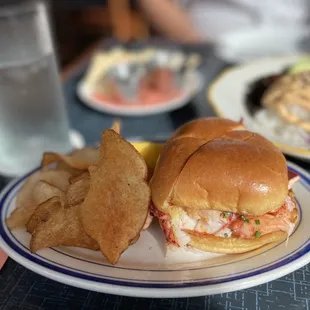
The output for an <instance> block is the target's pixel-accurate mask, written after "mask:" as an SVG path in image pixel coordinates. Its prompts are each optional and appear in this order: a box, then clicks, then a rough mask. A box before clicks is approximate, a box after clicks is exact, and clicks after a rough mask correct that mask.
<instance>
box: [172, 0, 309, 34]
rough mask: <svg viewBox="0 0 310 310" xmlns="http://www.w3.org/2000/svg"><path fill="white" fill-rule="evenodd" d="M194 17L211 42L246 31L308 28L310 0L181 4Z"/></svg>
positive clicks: (184, 1) (216, 0) (189, 0)
mask: <svg viewBox="0 0 310 310" xmlns="http://www.w3.org/2000/svg"><path fill="white" fill-rule="evenodd" d="M177 1H179V2H180V3H181V4H183V5H184V6H185V8H186V10H187V11H188V12H189V13H190V15H191V18H192V21H193V23H194V25H195V26H196V28H197V29H198V30H199V31H200V33H201V34H202V35H203V34H204V33H208V38H209V39H211V40H212V39H215V38H216V37H218V36H219V35H221V34H225V33H227V32H229V31H234V30H238V29H243V28H244V27H250V28H251V27H257V26H262V25H263V26H265V25H270V27H272V26H273V25H277V26H279V25H284V26H287V25H292V26H298V25H302V24H305V23H306V22H307V20H308V18H309V16H310V12H309V11H310V8H309V7H310V3H309V2H310V1H309V0H259V1H255V0H177Z"/></svg>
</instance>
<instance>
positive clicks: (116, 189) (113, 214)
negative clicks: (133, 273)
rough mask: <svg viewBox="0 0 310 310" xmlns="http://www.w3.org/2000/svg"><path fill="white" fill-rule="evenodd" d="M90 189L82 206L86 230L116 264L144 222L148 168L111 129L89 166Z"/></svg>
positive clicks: (137, 234)
mask: <svg viewBox="0 0 310 310" xmlns="http://www.w3.org/2000/svg"><path fill="white" fill-rule="evenodd" d="M89 170H90V188H89V191H88V193H87V195H86V197H85V200H84V202H83V204H82V207H81V217H82V222H83V226H84V229H85V231H86V233H87V234H88V235H89V236H91V237H92V238H94V239H95V240H96V241H97V242H98V244H99V246H100V249H101V251H102V253H103V254H104V255H105V256H106V258H107V259H108V260H109V261H110V262H111V263H112V264H116V263H117V261H118V260H119V258H120V255H121V254H122V253H123V252H124V251H125V250H126V249H127V248H128V246H129V245H130V244H131V242H133V241H135V240H136V239H137V238H138V237H139V234H140V232H141V230H142V228H143V226H144V224H145V222H146V218H147V216H148V210H149V208H148V207H149V202H150V189H149V186H148V184H147V183H146V178H147V167H146V164H145V161H144V160H143V158H142V157H141V155H140V154H139V153H138V152H137V151H136V149H135V148H134V147H133V146H132V145H131V144H130V143H128V142H127V141H126V140H124V139H123V138H122V137H121V136H119V135H118V134H117V133H116V132H114V131H113V130H106V131H105V132H104V133H103V135H102V140H101V145H100V160H99V162H98V163H97V164H96V166H91V167H90V169H89Z"/></svg>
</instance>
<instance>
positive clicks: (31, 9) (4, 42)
mask: <svg viewBox="0 0 310 310" xmlns="http://www.w3.org/2000/svg"><path fill="white" fill-rule="evenodd" d="M47 8H48V7H47V5H46V3H45V2H44V1H32V0H30V1H25V0H24V1H16V0H10V1H6V2H5V3H4V2H1V1H0V47H1V48H0V173H2V174H5V175H19V174H22V173H25V172H26V171H29V170H30V169H32V168H34V167H35V166H36V165H38V164H39V162H40V158H41V156H42V153H43V152H45V151H54V152H65V153H66V152H69V151H70V150H71V144H70V140H69V125H68V118H67V112H66V109H65V103H64V97H63V94H62V88H61V83H60V78H59V74H58V68H57V62H56V57H55V53H54V49H53V44H52V38H51V31H50V25H49V21H48V9H47Z"/></svg>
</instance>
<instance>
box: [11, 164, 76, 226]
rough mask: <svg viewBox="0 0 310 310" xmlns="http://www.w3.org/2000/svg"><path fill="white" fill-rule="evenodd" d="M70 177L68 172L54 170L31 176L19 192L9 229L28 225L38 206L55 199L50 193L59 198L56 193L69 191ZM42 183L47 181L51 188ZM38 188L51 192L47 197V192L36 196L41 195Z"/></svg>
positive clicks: (38, 172) (39, 172)
mask: <svg viewBox="0 0 310 310" xmlns="http://www.w3.org/2000/svg"><path fill="white" fill-rule="evenodd" d="M69 177H70V174H69V173H68V172H66V171H53V170H50V171H41V170H39V171H37V172H35V173H34V174H33V175H31V176H30V177H29V178H28V180H27V181H26V182H25V184H24V185H23V187H22V188H21V189H20V191H19V192H18V195H17V200H16V209H15V210H14V211H13V212H12V214H11V215H10V216H9V218H8V219H7V220H6V223H7V225H8V227H9V228H10V229H13V228H17V227H21V226H24V225H26V224H27V222H28V221H29V219H30V217H31V215H32V213H33V212H34V210H35V208H36V207H37V205H38V204H40V203H42V202H44V199H46V200H48V199H50V198H52V197H53V194H51V193H50V192H54V195H56V196H57V193H56V192H58V193H59V190H60V191H62V192H66V191H67V189H68V187H69ZM40 181H45V183H48V185H50V186H47V184H44V183H42V182H40ZM39 182H40V183H39ZM38 183H39V185H38ZM42 184H43V185H42ZM36 186H43V188H45V190H49V191H50V192H49V195H47V193H46V192H42V193H40V194H36V193H39V190H37V189H36ZM48 187H49V188H48ZM52 187H53V188H52ZM55 188H56V189H55ZM57 189H58V190H57ZM35 196H36V197H35Z"/></svg>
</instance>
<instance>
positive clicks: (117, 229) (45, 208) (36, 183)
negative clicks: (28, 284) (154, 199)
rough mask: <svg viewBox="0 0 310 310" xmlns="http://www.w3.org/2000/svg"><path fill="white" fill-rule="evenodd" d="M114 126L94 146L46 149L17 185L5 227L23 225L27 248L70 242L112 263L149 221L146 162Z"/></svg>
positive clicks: (135, 239) (12, 227)
mask: <svg viewBox="0 0 310 310" xmlns="http://www.w3.org/2000/svg"><path fill="white" fill-rule="evenodd" d="M114 129H115V130H112V129H108V130H106V131H104V133H103V135H102V140H101V143H100V146H99V148H84V149H81V150H78V151H75V152H73V153H72V154H71V155H62V154H58V153H45V154H44V156H43V159H42V168H41V169H40V170H38V171H36V172H35V173H34V174H32V175H31V176H30V177H29V178H28V179H27V181H26V182H25V183H24V185H23V186H22V188H21V189H20V191H19V193H18V196H17V201H16V209H15V210H14V211H13V212H12V214H11V215H10V216H9V218H8V219H7V221H6V222H7V225H8V227H9V228H10V229H14V228H18V227H24V226H26V228H27V231H28V232H29V233H31V234H32V237H31V242H30V249H31V251H32V252H37V251H38V250H40V249H42V248H47V247H55V246H60V245H62V246H74V247H82V248H87V249H91V250H101V252H102V253H103V254H104V256H105V257H106V258H107V259H108V260H109V262H111V263H112V264H116V263H117V261H118V260H119V258H120V255H121V254H122V253H123V252H124V251H125V250H126V249H127V248H128V247H129V246H130V244H133V243H134V242H136V241H137V240H138V239H139V236H140V232H141V231H142V230H143V229H146V228H147V226H148V225H149V224H150V222H151V217H150V216H149V203H150V189H149V186H148V184H147V181H146V180H147V171H148V169H147V166H146V163H145V161H144V159H143V157H142V156H141V155H140V154H139V152H138V151H137V150H136V149H135V148H134V147H133V146H132V145H131V144H130V143H129V142H127V141H126V140H124V139H123V138H122V137H121V136H120V135H119V134H118V133H117V131H119V125H118V124H116V126H115V127H114Z"/></svg>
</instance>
